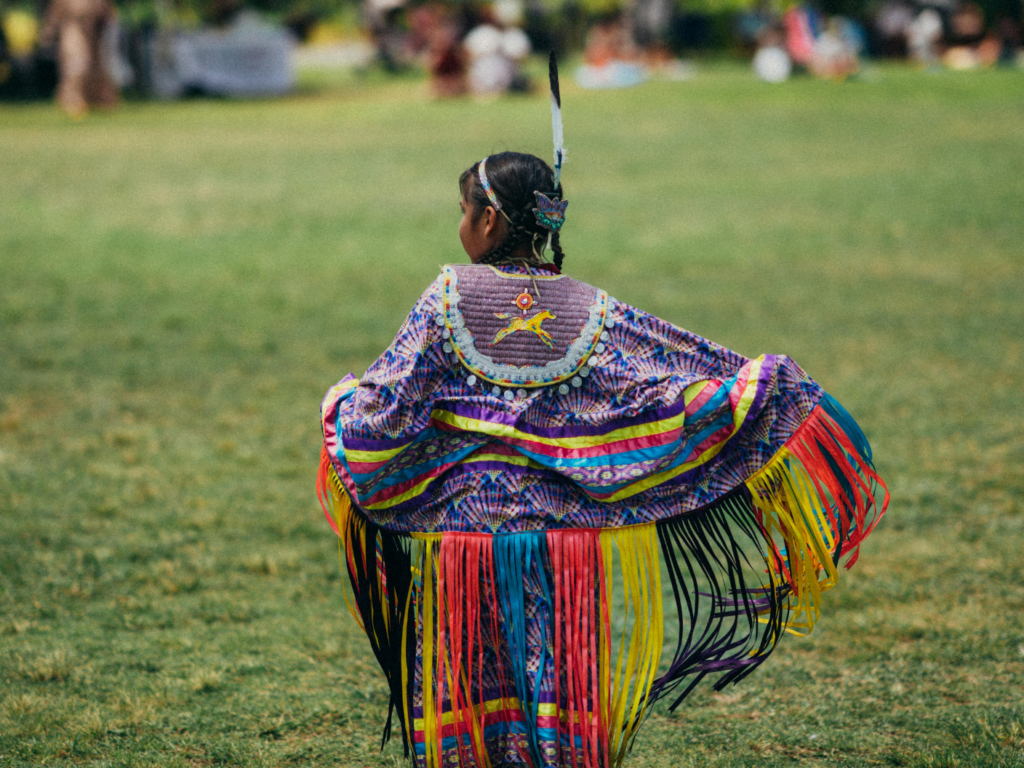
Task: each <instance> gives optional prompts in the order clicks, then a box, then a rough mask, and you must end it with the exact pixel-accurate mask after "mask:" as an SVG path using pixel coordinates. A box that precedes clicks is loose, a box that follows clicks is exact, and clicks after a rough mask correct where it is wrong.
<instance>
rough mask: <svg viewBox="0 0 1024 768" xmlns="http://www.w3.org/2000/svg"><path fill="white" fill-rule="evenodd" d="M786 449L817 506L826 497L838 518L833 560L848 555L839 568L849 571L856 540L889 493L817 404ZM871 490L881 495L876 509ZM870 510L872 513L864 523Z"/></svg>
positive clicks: (885, 503)
mask: <svg viewBox="0 0 1024 768" xmlns="http://www.w3.org/2000/svg"><path fill="white" fill-rule="evenodd" d="M786 448H787V449H788V450H789V452H790V453H791V454H792V455H793V457H794V458H796V459H797V460H799V461H800V462H801V463H802V464H803V465H804V467H806V469H807V473H808V474H809V475H810V477H811V480H812V482H813V483H814V488H815V490H816V491H817V493H818V496H819V497H820V498H821V500H822V502H823V503H828V501H829V499H831V501H832V504H833V507H832V509H833V513H834V515H836V518H838V519H835V518H834V519H833V524H834V533H836V534H837V535H838V534H839V532H840V530H841V531H842V533H843V537H842V545H841V547H840V551H839V553H838V556H837V558H836V562H837V564H838V560H839V558H843V557H848V559H847V561H846V563H845V566H846V568H851V567H852V566H853V564H854V563H856V562H857V557H858V556H859V554H860V545H861V542H862V541H863V540H864V538H865V537H866V536H867V535H868V534H869V533H871V531H872V530H874V527H875V525H877V524H878V521H879V520H880V519H881V517H882V515H883V514H884V513H885V510H886V508H887V507H888V506H889V489H888V488H887V487H886V485H885V483H884V482H883V481H882V478H881V477H879V476H878V473H877V472H875V469H874V467H872V466H871V464H870V463H869V462H867V461H865V460H864V459H863V458H862V457H861V455H860V453H859V452H858V451H857V449H856V448H855V447H854V445H853V443H852V442H851V440H850V438H849V437H848V436H847V434H846V432H845V431H844V430H843V429H842V428H841V427H840V426H839V424H837V423H836V422H835V420H834V419H832V417H831V416H829V415H828V413H826V412H825V410H824V408H822V407H821V406H820V405H819V406H818V407H817V408H815V409H814V411H813V412H812V413H811V415H810V417H809V418H808V419H807V421H806V422H804V424H803V425H801V427H800V428H799V429H798V430H797V431H796V432H795V433H794V434H793V436H792V437H791V438H790V439H789V441H788V442H787V443H786ZM826 457H828V458H826ZM828 459H831V462H830V461H829V460H828ZM836 469H838V470H839V471H840V472H841V473H842V476H841V478H840V477H839V476H837V475H836ZM843 480H845V481H846V487H845V488H844V486H843V482H842V481H843ZM873 486H875V487H880V488H881V489H882V491H883V493H884V497H883V500H882V503H881V504H880V505H876V502H875V488H874V487H873ZM872 510H874V512H875V514H874V515H873V516H872V517H871V519H868V514H869V513H870V512H871V511H872Z"/></svg>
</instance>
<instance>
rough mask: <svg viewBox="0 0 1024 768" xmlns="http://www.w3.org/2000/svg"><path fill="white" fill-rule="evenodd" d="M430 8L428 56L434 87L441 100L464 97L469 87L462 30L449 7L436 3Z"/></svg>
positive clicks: (431, 80)
mask: <svg viewBox="0 0 1024 768" xmlns="http://www.w3.org/2000/svg"><path fill="white" fill-rule="evenodd" d="M430 8H431V14H430V16H429V25H428V26H427V29H426V38H427V49H426V53H427V62H428V68H429V71H430V82H431V87H432V88H433V91H434V95H435V96H438V97H441V98H450V97H453V96H462V95H463V94H465V93H466V88H467V83H466V69H467V61H466V53H465V50H464V49H463V47H462V28H461V26H460V24H459V21H458V19H456V18H455V17H454V16H453V15H452V13H451V12H450V11H449V10H448V9H447V8H446V7H445V6H443V5H441V4H440V3H432V4H431V5H430Z"/></svg>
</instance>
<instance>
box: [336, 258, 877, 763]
mask: <svg viewBox="0 0 1024 768" xmlns="http://www.w3.org/2000/svg"><path fill="white" fill-rule="evenodd" d="M321 424H322V428H323V436H324V443H323V450H322V457H321V466H320V474H319V480H318V490H319V494H320V498H321V501H322V503H323V505H324V510H325V513H326V514H327V518H328V521H329V522H330V524H331V526H332V527H333V528H334V530H335V532H336V533H337V534H338V536H339V537H340V544H341V546H342V551H343V558H342V559H343V563H344V567H345V569H346V570H347V572H348V574H349V579H350V583H351V587H352V597H351V598H349V597H348V596H347V595H346V599H347V600H349V601H350V602H349V605H350V609H351V610H352V612H353V615H354V616H355V617H356V620H357V621H359V622H360V624H361V625H362V626H363V628H364V629H365V631H366V633H367V636H368V637H369V639H370V643H371V646H372V648H373V650H374V653H375V654H376V657H377V659H378V662H379V663H380V665H381V667H382V669H383V671H384V674H385V676H386V678H387V680H388V684H389V687H390V691H391V703H390V707H389V715H388V721H387V725H386V726H385V734H384V737H385V739H387V738H388V736H389V735H390V730H391V721H392V714H393V713H397V714H398V715H399V718H398V719H399V725H400V729H401V733H402V738H403V743H406V744H409V743H411V744H412V745H413V747H414V749H413V759H414V761H415V762H416V764H418V765H423V766H440V765H442V764H451V763H452V761H454V762H455V763H457V764H459V765H478V766H484V765H489V764H491V763H493V762H498V763H501V762H502V761H505V762H507V763H509V764H513V765H515V764H521V765H532V766H561V765H575V764H577V762H579V763H580V764H582V765H588V766H594V768H597V766H611V765H618V764H619V763H621V760H622V759H623V758H624V756H625V754H626V752H627V751H628V749H629V747H630V746H631V744H632V741H633V738H634V737H635V735H636V732H637V729H638V728H639V726H640V724H641V722H642V720H643V719H644V717H645V716H646V714H647V713H648V712H649V711H650V708H651V706H652V705H653V703H654V702H655V701H657V700H658V699H660V698H663V697H670V700H671V704H670V706H671V707H673V708H674V707H676V706H678V705H679V703H680V702H681V701H682V700H683V698H684V697H685V696H686V695H687V694H688V693H689V692H690V691H691V690H692V689H693V687H694V686H695V685H696V684H697V683H698V682H700V681H701V680H702V679H704V678H705V677H707V676H709V675H711V676H713V677H714V678H715V683H714V685H715V687H716V689H721V688H722V687H724V686H725V685H727V684H730V683H735V682H738V681H739V680H740V679H742V678H743V677H745V676H746V675H747V674H749V673H750V672H751V671H753V670H754V669H755V668H756V667H757V666H759V665H760V664H761V663H762V662H763V661H764V659H765V658H767V656H768V655H769V654H770V653H771V651H772V650H773V649H774V647H775V645H776V644H777V643H778V641H779V639H780V638H781V637H782V635H783V634H786V633H790V634H797V635H803V634H807V633H808V632H810V631H811V628H812V627H813V626H814V623H815V621H816V620H817V618H818V615H819V606H820V600H821V593H822V592H823V591H825V590H826V589H829V588H830V587H832V586H833V585H834V584H835V583H836V581H837V578H838V568H839V566H840V565H841V564H842V565H845V566H846V567H850V566H851V565H853V563H854V561H855V560H856V558H857V553H858V548H859V545H860V543H861V541H862V540H863V539H864V537H865V536H866V535H868V533H870V532H871V530H872V529H873V527H874V525H875V524H876V523H877V521H878V519H879V518H880V517H881V515H882V514H883V512H884V511H885V508H886V505H887V503H888V491H887V490H886V489H885V485H884V483H883V482H882V481H881V479H880V478H879V477H878V475H877V474H876V473H875V470H874V467H873V463H872V457H871V450H870V447H869V445H868V443H867V440H866V439H865V437H864V435H863V433H862V432H861V430H860V428H859V427H858V426H857V424H856V423H855V422H854V421H853V419H852V418H851V417H850V416H849V414H847V413H846V411H845V410H844V409H843V408H842V406H840V405H839V403H837V402H836V401H835V400H834V399H833V398H831V397H830V396H829V395H828V394H827V393H826V392H825V391H824V390H823V389H822V388H821V387H820V386H819V385H818V384H817V383H815V382H814V381H813V380H812V379H810V378H809V377H808V376H807V374H805V373H804V371H803V370H802V369H801V368H800V367H799V366H798V365H797V364H796V363H794V362H793V361H792V360H790V359H789V358H787V357H785V356H782V355H763V356H761V357H758V358H755V359H748V358H745V357H743V356H741V355H739V354H737V353H735V352H733V351H731V350H728V349H726V348H724V347H722V346H720V345H717V344H715V343H713V342H711V341H708V340H707V339H703V338H701V337H699V336H697V335H695V334H692V333H689V332H687V331H685V330H683V329H681V328H678V327H676V326H674V325H672V324H670V323H667V322H665V321H663V320H660V319H659V318H657V317H654V316H653V315H650V314H648V313H646V312H643V311H641V310H639V309H636V308H634V307H631V306H629V305H627V304H624V303H622V302H619V301H617V300H615V299H614V298H612V297H610V296H608V294H607V293H606V292H605V291H603V290H600V289H597V288H594V287H592V286H589V285H586V284H585V283H582V282H580V281H577V280H574V279H572V278H570V277H568V276H565V275H558V274H550V273H547V272H544V271H542V270H537V269H528V268H517V267H502V268H496V267H491V266H478V265H456V266H451V265H449V266H445V267H444V268H443V269H442V272H441V274H440V275H439V276H438V278H437V279H436V280H435V281H434V282H433V283H432V284H431V285H430V287H429V288H428V289H427V290H426V291H425V292H424V293H423V295H422V296H421V297H420V299H419V300H418V301H417V302H416V305H415V306H414V307H413V310H412V312H411V313H410V314H409V316H408V317H407V319H406V321H405V323H404V324H403V325H402V327H401V329H400V331H399V332H398V335H397V336H396V338H395V340H394V342H393V343H392V344H391V346H390V347H388V349H387V350H386V351H385V352H384V354H383V355H381V357H380V358H379V359H378V360H377V361H376V362H375V363H374V364H373V365H372V366H371V367H370V368H369V370H367V372H366V375H365V376H363V377H361V378H358V379H357V378H355V377H353V376H351V375H350V376H346V377H345V378H344V379H342V380H341V381H340V382H339V383H338V384H336V385H335V386H333V387H331V388H330V389H329V390H328V392H327V394H326V396H325V397H324V400H323V403H322V405H321ZM876 498H878V502H877V503H876Z"/></svg>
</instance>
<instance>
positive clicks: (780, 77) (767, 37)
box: [751, 24, 793, 83]
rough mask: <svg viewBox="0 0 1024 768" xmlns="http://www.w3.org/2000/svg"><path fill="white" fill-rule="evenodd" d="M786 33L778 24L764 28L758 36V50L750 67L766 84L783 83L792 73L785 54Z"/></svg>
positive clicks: (787, 55)
mask: <svg viewBox="0 0 1024 768" xmlns="http://www.w3.org/2000/svg"><path fill="white" fill-rule="evenodd" d="M785 43H786V33H785V32H784V31H783V29H782V27H781V26H780V25H778V24H770V25H767V26H765V27H764V28H763V29H762V30H761V31H760V33H759V34H758V48H757V51H756V52H755V53H754V58H753V61H752V62H751V66H752V67H753V69H754V74H756V75H757V76H758V77H759V78H760V79H761V80H763V81H764V82H766V83H783V82H785V81H786V80H788V79H789V76H790V75H791V74H792V73H793V62H792V61H791V60H790V58H789V54H788V53H786V48H785Z"/></svg>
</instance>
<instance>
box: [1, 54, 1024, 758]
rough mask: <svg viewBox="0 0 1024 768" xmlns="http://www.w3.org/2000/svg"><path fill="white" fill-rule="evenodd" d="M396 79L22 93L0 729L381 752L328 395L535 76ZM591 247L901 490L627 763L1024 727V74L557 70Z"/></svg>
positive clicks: (990, 754) (574, 180)
mask: <svg viewBox="0 0 1024 768" xmlns="http://www.w3.org/2000/svg"><path fill="white" fill-rule="evenodd" d="M423 94H424V90H423V87H422V85H421V84H420V83H417V82H414V81H409V80H403V81H399V82H396V83H393V84H386V83H381V82H379V81H375V82H372V83H369V84H363V85H360V84H359V83H358V82H353V83H349V84H347V85H346V84H341V85H339V86H337V89H336V90H333V91H327V92H322V93H318V94H317V93H313V94H307V95H303V96H300V97H296V98H294V99H290V100H282V101H274V102H266V103H260V102H247V103H228V102H211V101H195V102H186V103H181V104H126V105H124V106H123V107H122V108H121V109H120V110H118V111H117V112H115V113H112V114H98V115H94V116H91V117H90V118H89V119H88V120H87V121H85V122H83V123H71V122H69V121H67V120H66V119H64V118H63V117H62V116H61V115H59V114H58V113H56V112H55V111H54V110H53V109H51V108H50V107H48V106H22V107H3V108H2V111H0V144H2V146H3V148H4V149H3V152H0V515H2V518H0V519H2V523H3V533H2V535H0V763H2V764H10V765H43V764H45V765H93V766H186V765H245V766H276V765H293V764H294V765H311V766H312V765H316V766H328V765H330V766H358V767H362V766H391V765H399V764H402V758H401V751H400V749H399V748H398V747H397V746H396V745H395V744H392V745H391V746H389V747H388V748H387V749H386V750H385V751H384V753H383V754H380V753H379V752H378V750H377V745H378V744H379V734H380V726H381V724H382V721H383V717H384V714H385V702H386V695H385V686H384V682H383V677H382V676H381V674H380V673H379V671H378V670H377V669H376V665H375V663H374V661H373V659H372V655H371V653H370V651H369V646H368V643H367V642H366V641H365V639H364V638H363V637H362V636H361V634H360V631H359V630H358V628H357V627H356V626H355V625H354V623H353V622H352V620H351V619H350V618H349V617H348V615H347V613H346V612H345V610H344V607H343V603H342V600H341V594H340V585H341V574H340V569H339V567H338V562H337V550H336V543H335V539H334V536H333V534H332V533H331V531H330V529H329V528H328V526H327V524H326V523H325V521H324V520H323V517H322V513H321V512H320V510H319V507H318V504H317V502H316V498H315V493H314V488H313V485H314V475H315V468H316V462H317V456H318V451H319V445H318V443H319V430H318V426H317V408H318V405H319V400H320V397H321V395H322V393H323V392H324V391H325V390H326V388H327V387H328V386H329V385H331V384H333V383H334V382H335V381H337V380H338V379H340V378H341V377H342V376H343V375H344V374H345V373H346V372H348V371H355V372H357V373H360V372H361V371H362V370H363V369H364V368H365V366H366V365H367V364H368V363H369V362H370V361H371V360H372V359H373V358H374V356H375V355H376V354H377V353H379V351H380V350H382V349H383V347H384V346H385V345H386V344H387V343H388V342H389V341H390V339H391V337H392V336H393V334H394V332H395V331H396V330H397V328H398V326H399V324H400V323H401V320H402V318H403V316H404V315H405V313H406V312H407V311H408V309H409V307H410V306H411V305H412V303H413V302H414V300H415V298H416V297H417V296H418V295H419V293H420V291H421V290H422V289H423V288H424V287H425V286H426V285H427V284H428V282H429V281H430V280H431V279H432V278H433V276H434V275H435V274H436V272H437V268H438V265H440V264H441V263H444V262H446V261H458V260H461V259H462V258H463V256H462V255H461V253H460V249H459V245H458V239H457V237H456V233H455V230H456V226H457V222H458V208H457V190H456V179H457V177H458V174H459V172H460V171H461V170H462V169H463V168H465V167H466V166H468V165H470V164H471V163H472V162H474V161H476V160H478V159H480V158H481V157H483V156H484V155H486V154H488V153H490V152H492V151H498V150H501V149H504V148H516V149H526V150H531V151H534V152H536V153H539V154H541V155H543V156H546V155H547V154H548V153H549V144H550V138H549V133H548V125H547V123H548V117H547V106H546V101H545V97H543V96H542V95H537V96H536V97H531V98H519V99H508V100H504V101H499V102H494V103H490V104H478V103H474V102H472V101H464V102H444V103H436V102H430V101H428V100H426V98H425V97H424V95H423ZM565 120H566V135H567V142H568V146H569V150H570V161H571V162H570V164H569V165H568V166H567V168H566V171H565V182H566V186H567V190H568V195H569V198H570V199H571V200H572V205H571V207H570V219H569V223H568V224H567V226H566V229H565V234H564V238H563V243H564V246H565V249H566V251H567V253H568V257H567V261H566V265H567V267H568V269H569V270H570V271H571V272H572V273H573V274H574V275H576V276H578V277H580V278H582V279H585V280H587V281H590V282H593V283H596V284H599V285H602V286H604V287H607V288H608V289H609V290H610V291H611V292H612V294H613V295H615V296H616V297H617V298H619V299H622V300H624V301H628V302H631V303H634V304H637V305H639V306H641V307H643V308H645V309H648V310H651V311H653V312H656V313H658V314H660V315H662V316H664V317H666V318H667V319H670V320H672V321H673V322H676V323H679V324H681V325H683V326H685V327H687V328H689V329H691V330H693V331H695V332H698V333H701V334H703V335H705V336H708V337H710V338H712V339H714V340H716V341H719V342H721V343H724V344H727V345H729V346H731V347H733V348H735V349H737V350H738V351H740V352H742V353H744V354H748V355H754V354H759V353H761V352H765V351H771V352H777V353H786V354H789V355H791V356H792V357H794V358H795V359H796V360H798V361H799V362H800V363H801V364H802V365H803V366H804V368H805V369H806V370H807V371H808V372H809V373H810V374H811V375H812V376H814V377H815V378H816V379H818V380H819V381H820V382H822V384H824V386H825V387H826V388H827V389H829V390H830V391H831V392H832V393H833V394H834V395H835V396H836V397H837V398H838V399H839V400H840V401H841V402H843V403H844V404H845V405H846V406H847V408H848V409H849V410H850V411H851V412H852V413H853V414H854V415H855V416H856V417H857V418H858V420H859V421H860V423H861V424H862V425H863V427H864V429H865V431H866V432H867V434H868V436H869V438H870V439H871V441H872V443H873V445H874V448H875V452H876V457H877V463H878V468H879V470H880V471H881V473H882V475H883V476H884V477H885V478H886V479H887V480H888V482H889V485H890V488H891V490H892V505H891V508H890V512H889V516H888V518H887V519H886V520H885V521H884V522H883V523H882V524H881V525H880V526H879V528H878V530H877V533H876V534H875V535H874V537H873V538H872V539H871V540H870V541H869V543H868V544H867V545H866V546H865V547H864V549H863V553H862V556H861V561H860V563H859V564H858V565H857V566H856V567H855V568H854V570H853V571H851V572H850V573H849V574H846V575H845V578H844V582H843V583H842V584H841V586H840V588H839V589H837V590H835V591H833V592H831V593H829V594H828V595H827V596H826V598H825V604H824V615H823V618H822V620H821V623H820V624H819V626H818V628H817V629H816V630H815V632H814V634H813V635H812V636H811V637H810V638H808V639H805V640H797V639H795V638H789V639H787V640H785V641H784V642H783V643H782V645H781V646H780V648H779V650H778V651H777V653H776V654H775V656H774V657H773V658H772V659H771V660H770V661H769V662H768V663H767V664H766V665H765V666H764V667H763V668H762V669H761V670H760V671H759V672H758V673H756V674H755V675H754V676H752V677H751V678H749V679H748V680H746V681H744V683H742V684H741V685H740V686H738V687H736V688H732V689H729V690H727V691H725V692H723V693H721V694H713V693H709V692H708V691H707V690H702V691H700V692H698V693H696V694H695V695H693V696H692V697H691V698H690V699H689V700H688V702H687V703H686V704H685V705H684V706H683V707H681V708H680V709H679V710H677V711H676V712H675V713H674V714H669V713H667V712H666V711H665V710H664V709H659V710H658V711H657V712H656V713H655V714H654V715H653V716H652V717H651V719H650V721H649V722H648V724H647V726H646V728H645V729H644V730H643V731H642V732H641V736H640V739H639V741H638V743H637V746H636V749H635V751H634V753H633V756H632V758H631V759H630V762H629V765H632V766H634V767H635V768H640V767H641V766H644V767H647V766H659V767H661V766H664V767H665V768H668V767H669V766H672V767H673V768H674V767H676V766H695V767H696V766H713V767H714V768H739V767H740V766H787V765H801V766H860V765H892V766H914V767H917V768H955V767H958V766H965V767H966V766H972V768H973V767H974V766H980V767H981V768H986V767H995V766H999V767H1003V766H1021V765H1024V730H1022V729H1024V693H1022V684H1024V624H1022V620H1021V615H1022V609H1024V558H1022V555H1021V551H1022V545H1024V394H1022V388H1021V381H1022V380H1024V331H1022V329H1024V255H1022V254H1024V245H1022V244H1024V215H1022V213H1021V201H1022V200H1024V127H1022V126H1024V78H1022V76H1021V74H1020V73H1018V72H1004V71H988V72H980V73H971V74H963V75H958V74H951V73H944V74H939V75H929V74H924V73H918V72H912V71H906V70H900V69H881V70H878V71H876V72H875V74H874V76H873V77H871V78H869V79H866V80H864V81H862V82H850V83H845V84H834V83H820V82H813V81H811V80H795V81H792V82H790V83H788V84H785V85H782V86H779V87H768V86H764V85H762V84H760V83H757V82H756V81H755V80H753V78H752V77H751V76H750V75H749V74H748V73H747V72H746V71H745V70H744V71H741V70H738V69H730V68H727V67H725V68H721V69H718V68H711V69H709V70H707V71H704V72H702V73H701V75H700V76H699V77H698V78H697V79H696V80H694V81H693V82H690V83H683V84H669V83H652V84H649V85H647V86H644V87H642V88H639V89H636V90H631V91H624V92H617V93H585V92H582V91H579V90H578V89H575V88H573V87H571V86H568V85H567V87H566V88H565Z"/></svg>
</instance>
